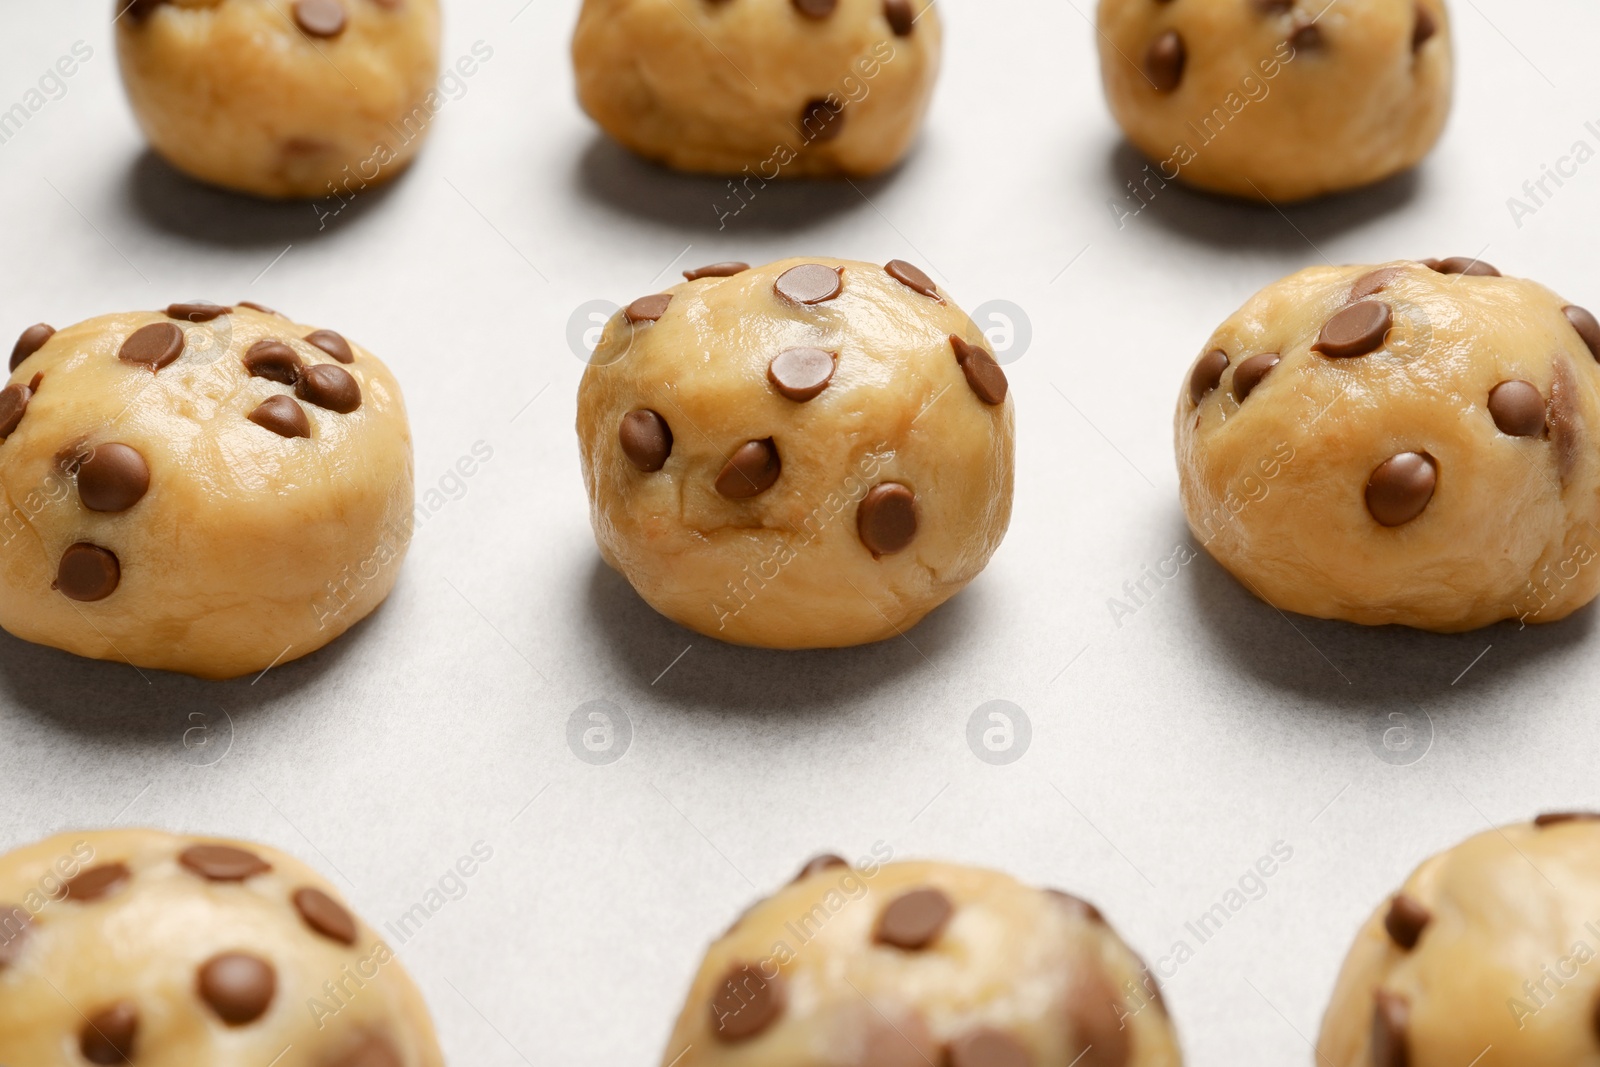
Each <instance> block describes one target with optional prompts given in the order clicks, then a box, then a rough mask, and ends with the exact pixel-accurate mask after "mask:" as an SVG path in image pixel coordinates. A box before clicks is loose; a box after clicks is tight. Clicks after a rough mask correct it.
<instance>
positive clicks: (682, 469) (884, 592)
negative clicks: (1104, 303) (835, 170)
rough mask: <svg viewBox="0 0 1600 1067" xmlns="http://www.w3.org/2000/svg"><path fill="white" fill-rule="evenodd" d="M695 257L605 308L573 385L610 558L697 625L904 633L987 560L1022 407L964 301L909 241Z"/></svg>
mask: <svg viewBox="0 0 1600 1067" xmlns="http://www.w3.org/2000/svg"><path fill="white" fill-rule="evenodd" d="M706 271H710V273H706ZM686 273H687V274H688V275H690V276H692V277H691V280H689V281H687V282H685V283H684V284H682V285H677V286H674V287H673V288H671V289H669V290H668V291H667V292H665V293H659V294H655V295H652V296H645V297H641V298H639V299H638V300H635V301H634V302H633V303H632V304H630V305H629V306H628V307H627V308H626V309H624V310H623V311H621V312H619V313H618V314H616V315H615V316H613V317H612V319H611V321H610V322H609V323H607V324H606V327H605V330H604V331H603V333H602V334H601V338H600V342H599V344H598V345H597V346H596V347H595V351H594V355H593V357H592V358H591V361H590V364H589V369H588V370H587V371H586V372H585V373H584V376H583V384H582V385H581V386H580V388H579V390H578V437H579V445H580V447H581V451H582V458H583V476H584V484H585V485H586V486H587V487H588V490H589V504H590V514H591V517H592V519H593V523H594V531H595V538H596V540H597V541H598V542H599V544H600V552H601V554H602V555H603V556H604V557H605V559H606V562H608V563H610V564H611V565H612V566H613V567H615V568H616V569H617V570H619V571H621V572H622V574H623V575H624V576H625V577H626V578H627V579H628V581H630V582H632V583H633V587H634V588H635V589H637V590H638V591H639V595H640V596H642V597H644V598H645V600H647V601H649V602H650V604H651V606H653V607H654V608H655V609H656V610H657V611H660V612H661V613H662V614H664V615H666V616H668V617H669V618H672V619H674V620H676V621H677V622H679V623H682V624H683V625H684V626H688V627H690V628H691V629H694V630H698V631H699V632H701V633H703V634H706V635H708V636H711V637H717V638H721V639H722V640H724V641H732V642H735V643H738V644H747V645H760V646H765V647H770V648H819V647H838V646H844V645H856V644H863V643H865V642H868V641H877V640H881V639H883V638H886V637H892V636H894V635H896V634H898V633H901V632H902V631H904V630H906V629H907V628H908V627H910V626H913V625H915V624H916V622H917V621H918V620H919V619H921V618H922V617H923V616H924V615H926V614H927V613H928V612H930V611H932V610H933V609H934V608H936V607H938V606H939V605H940V604H942V603H943V602H944V601H945V600H947V599H949V598H950V597H952V596H954V595H955V594H956V593H957V592H958V591H960V589H961V588H962V587H963V586H965V585H966V584H967V583H968V582H970V581H971V580H972V579H973V578H975V577H977V574H978V572H979V571H981V570H983V567H984V564H986V563H987V562H988V561H989V557H990V556H991V555H992V554H993V553H994V550H995V549H996V548H997V547H998V546H999V544H1000V539H1001V537H1003V536H1004V535H1005V531H1006V525H1007V523H1009V522H1010V519H1011V482H1012V433H1013V428H1012V427H1013V419H1012V405H1011V401H1010V400H1009V399H1008V397H1007V390H1006V377H1005V374H1004V373H1003V372H1002V371H1001V369H1000V367H999V365H998V364H997V363H996V362H995V360H994V357H993V356H992V355H991V354H990V353H989V351H988V348H987V344H986V342H985V341H984V339H983V335H982V333H981V332H980V331H979V330H978V328H977V327H976V326H975V325H974V324H973V323H972V321H971V320H970V319H969V318H968V317H967V316H966V315H965V314H964V313H962V311H961V309H960V308H958V307H956V306H955V304H954V303H952V302H951V301H950V300H949V299H948V298H947V297H946V296H945V295H944V293H943V292H941V291H940V290H939V288H938V287H937V286H936V285H934V283H933V282H932V281H931V280H929V278H928V276H927V275H925V274H924V273H923V272H922V271H920V270H918V269H917V268H916V267H914V266H912V265H910V264H909V263H904V262H902V261H900V260H895V261H893V262H891V263H890V264H889V265H888V266H887V267H879V266H876V265H874V264H870V263H857V262H853V261H848V260H839V259H787V260H781V261H779V262H777V263H772V264H769V265H767V266H765V267H759V268H756V269H749V268H747V267H746V266H745V265H744V264H743V263H721V264H716V265H715V266H713V267H711V268H706V269H705V270H697V271H688V272H686Z"/></svg>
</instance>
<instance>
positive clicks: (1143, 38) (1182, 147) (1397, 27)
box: [1099, 0, 1453, 201]
mask: <svg viewBox="0 0 1600 1067" xmlns="http://www.w3.org/2000/svg"><path fill="white" fill-rule="evenodd" d="M1099 31H1100V33H1099V42H1100V69H1101V77H1102V81H1103V82H1104V85H1105V92H1106V99H1107V100H1108V102H1109V103H1110V105H1111V112H1112V114H1113V115H1115V116H1116V119H1117V122H1118V123H1119V124H1120V125H1121V126H1122V129H1123V131H1124V132H1125V133H1126V134H1127V135H1128V139H1129V140H1130V141H1132V142H1133V144H1134V146H1135V147H1137V148H1138V149H1139V150H1140V151H1141V152H1143V153H1144V155H1145V156H1146V157H1147V158H1148V159H1149V160H1150V161H1151V168H1150V170H1149V171H1147V172H1146V177H1145V178H1144V179H1140V181H1141V184H1142V185H1143V186H1144V190H1143V191H1142V192H1141V194H1140V196H1141V199H1148V198H1149V197H1150V196H1152V195H1159V190H1160V186H1161V184H1162V181H1163V180H1165V181H1171V180H1173V179H1175V178H1176V179H1180V180H1182V181H1184V182H1187V183H1189V184H1191V185H1196V186H1199V187H1200V188H1203V189H1210V190H1213V191H1215V192H1221V193H1229V194H1232V195H1235V196H1242V197H1249V198H1252V199H1259V198H1267V199H1271V200H1277V201H1289V200H1302V199H1306V198H1309V197H1314V196H1320V195H1322V194H1324V193H1331V192H1337V191H1339V190H1343V189H1350V188H1354V187H1356V186H1361V185H1366V184H1368V183H1371V182H1375V181H1378V180H1379V179H1382V178H1386V177H1389V176H1390V175H1392V174H1396V173H1399V172H1400V171H1403V170H1406V169H1408V168H1410V167H1411V166H1413V165H1414V164H1416V163H1417V162H1418V161H1419V160H1421V159H1422V157H1423V156H1424V155H1426V154H1427V152H1428V150H1429V149H1430V148H1432V147H1433V144H1434V142H1435V141H1437V140H1438V138H1439V134H1440V132H1441V131H1442V130H1443V128H1444V123H1445V119H1446V117H1447V116H1448V115H1449V112H1450V96H1451V79H1452V63H1453V59H1452V53H1451V44H1450V31H1449V17H1448V15H1447V14H1446V11H1445V6H1444V3H1443V0H1338V2H1337V3H1331V4H1330V3H1327V0H1167V2H1161V0H1101V3H1100V11H1099Z"/></svg>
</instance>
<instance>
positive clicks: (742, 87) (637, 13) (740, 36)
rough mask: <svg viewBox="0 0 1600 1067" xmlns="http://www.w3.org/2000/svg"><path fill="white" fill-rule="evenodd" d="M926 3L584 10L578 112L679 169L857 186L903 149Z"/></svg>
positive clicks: (921, 100) (928, 76)
mask: <svg viewBox="0 0 1600 1067" xmlns="http://www.w3.org/2000/svg"><path fill="white" fill-rule="evenodd" d="M939 41H940V28H939V15H938V12H936V11H935V10H934V9H933V4H932V0H584V5H583V11H582V13H581V14H580V15H579V16H578V30H577V34H576V36H575V37H574V39H573V42H572V58H573V64H574V66H575V67H576V69H577V75H578V100H579V102H580V103H582V104H583V108H584V110H585V111H587V112H588V113H589V115H590V117H592V118H593V119H594V120H595V121H596V122H598V123H599V124H600V126H601V128H602V129H604V130H605V131H606V133H608V134H610V135H611V136H612V137H614V138H615V139H616V140H618V141H620V142H621V143H622V144H623V145H625V146H627V147H628V148H630V149H632V150H633V151H635V152H637V153H639V154H640V155H642V156H645V157H646V158H648V159H652V160H655V161H657V162H660V163H664V164H666V165H667V166H669V167H676V168H678V169H679V170H689V171H707V172H711V173H714V174H743V175H745V181H746V184H747V186H748V187H749V189H750V191H752V192H753V191H754V189H755V188H756V186H753V185H750V183H751V182H752V181H753V182H755V183H757V185H760V184H765V183H766V182H768V181H772V180H774V179H776V178H795V177H816V176H821V175H840V174H846V175H853V176H864V175H870V174H876V173H878V172H879V171H883V170H887V169H888V168H890V167H892V166H894V165H895V164H896V163H897V162H899V161H900V159H901V157H902V156H904V155H905V154H906V151H907V150H908V149H909V148H910V147H911V142H912V140H913V139H914V138H915V137H916V133H917V129H918V128H919V127H920V126H921V125H922V116H923V113H924V112H925V111H926V110H927V107H928V98H929V96H931V95H932V93H933V83H934V80H935V79H936V78H937V76H938V73H939Z"/></svg>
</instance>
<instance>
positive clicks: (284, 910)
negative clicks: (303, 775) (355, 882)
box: [0, 830, 444, 1067]
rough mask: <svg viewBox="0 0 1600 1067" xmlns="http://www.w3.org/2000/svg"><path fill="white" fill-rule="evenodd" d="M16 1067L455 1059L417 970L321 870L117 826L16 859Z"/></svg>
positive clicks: (375, 1065)
mask: <svg viewBox="0 0 1600 1067" xmlns="http://www.w3.org/2000/svg"><path fill="white" fill-rule="evenodd" d="M63 887H64V888H63ZM218 957H226V959H224V960H222V961H221V962H217V961H218ZM208 965H209V966H208ZM223 1011H226V1012H227V1014H228V1015H229V1016H230V1017H231V1018H232V1020H233V1021H232V1022H230V1021H228V1020H227V1019H225V1018H224V1017H223V1014H222V1012H223ZM0 1062H3V1063H8V1064H16V1065H17V1067H83V1065H85V1064H97V1063H105V1064H132V1065H134V1067H195V1065H196V1064H206V1065H208V1067H265V1065H266V1064H269V1063H270V1064H273V1065H274V1067H442V1064H443V1063H444V1059H443V1056H442V1055H441V1054H440V1052H439V1047H438V1044H437V1042H436V1040H435V1038H434V1033H433V1025H432V1023H431V1022H429V1019H428V1012H427V1008H426V1007H425V1006H424V1004H423V1003H422V998H421V995H420V994H419V993H418V992H417V988H416V986H415V985H413V984H412V981H411V978H410V977H409V976H408V975H407V974H406V972H405V970H404V968H403V967H402V966H401V965H400V963H399V961H398V960H396V959H395V957H394V954H393V953H392V952H391V951H390V950H389V948H388V946H387V945H385V944H384V943H383V942H382V941H380V940H379V938H378V936H377V934H376V933H375V932H374V931H373V930H372V929H371V928H369V927H368V926H367V925H366V924H364V923H362V922H361V921H360V919H358V918H356V917H355V916H354V915H353V914H352V913H351V912H349V911H348V910H347V909H346V908H345V907H344V905H343V904H342V903H340V901H339V893H338V891H337V890H336V889H335V888H334V887H333V886H332V885H331V884H330V883H329V882H328V881H327V880H326V879H324V878H322V877H321V876H320V875H318V874H317V873H316V872H315V871H313V870H311V869H310V868H309V867H307V866H305V865H304V864H302V863H300V862H299V861H298V860H296V859H294V858H293V857H292V856H288V855H286V854H284V853H282V852H279V851H277V850H275V849H271V848H267V847H266V846H263V845H256V844H251V843H247V842H239V841H216V840H209V839H202V838H188V837H176V836H173V835H171V834H167V833H162V832H159V831H155V830H107V831H86V832H81V833H66V834H61V835H58V836H56V837H52V838H50V839H48V840H46V841H41V842H39V843H38V844H34V845H29V846H27V847H25V848H21V849H18V850H17V851H15V852H11V853H9V854H7V855H6V856H4V857H0Z"/></svg>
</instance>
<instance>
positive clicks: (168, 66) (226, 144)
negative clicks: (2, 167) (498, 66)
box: [116, 0, 439, 197]
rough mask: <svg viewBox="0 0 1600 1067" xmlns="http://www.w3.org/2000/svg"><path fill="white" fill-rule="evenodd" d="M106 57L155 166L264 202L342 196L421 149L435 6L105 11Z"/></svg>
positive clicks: (278, 4)
mask: <svg viewBox="0 0 1600 1067" xmlns="http://www.w3.org/2000/svg"><path fill="white" fill-rule="evenodd" d="M116 6H117V9H118V10H122V9H123V8H128V10H127V12H126V13H125V14H123V15H122V16H121V17H120V18H118V19H117V56H118V58H119V60H120V62H121V66H122V81H123V84H124V85H125V86H126V88H127V91H128V99H129V101H130V102H131V103H132V105H133V111H134V114H135V115H136V116H137V117H138V120H139V125H140V126H141V127H143V129H144V133H145V137H146V138H148V139H149V141H150V144H151V146H152V147H153V148H154V149H155V150H156V151H157V152H158V153H160V154H161V156H163V157H164V158H165V159H166V160H167V162H169V163H171V164H172V165H173V166H175V167H177V168H178V169H179V170H181V171H184V172H186V173H188V174H189V175H191V176H193V177H196V178H199V179H201V180H202V181H206V182H211V183H213V184H215V185H221V186H225V187H227V188H230V189H236V190H239V191H241V192H247V193H254V194H255V195H257V196H266V197H324V196H334V195H336V194H337V195H339V196H342V197H343V196H349V195H350V194H351V192H352V191H353V190H357V189H360V188H363V187H365V186H367V185H371V184H376V183H380V182H384V181H387V180H389V179H390V178H392V177H394V176H395V175H396V174H398V173H399V172H400V171H401V170H403V169H404V168H405V165H406V164H407V163H408V162H410V160H411V157H412V156H413V155H415V154H416V152H417V149H418V148H420V147H421V145H422V141H423V138H424V136H425V135H426V133H427V130H428V126H429V123H430V122H431V119H432V111H431V110H430V108H431V107H432V106H433V104H431V103H430V102H429V97H430V94H431V93H432V91H433V89H434V85H435V82H436V81H437V79H438V76H439V5H438V0H133V2H132V5H131V7H129V0H116Z"/></svg>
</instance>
